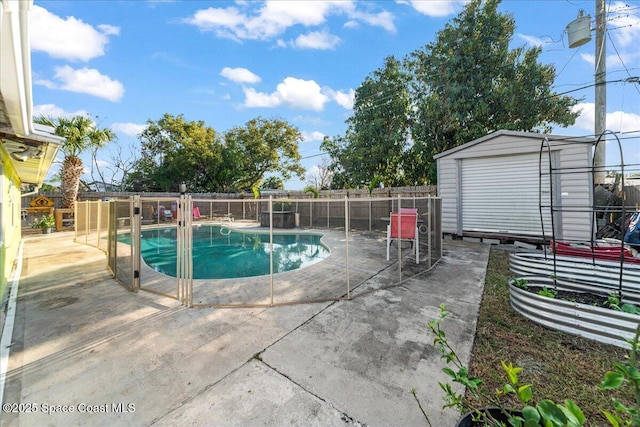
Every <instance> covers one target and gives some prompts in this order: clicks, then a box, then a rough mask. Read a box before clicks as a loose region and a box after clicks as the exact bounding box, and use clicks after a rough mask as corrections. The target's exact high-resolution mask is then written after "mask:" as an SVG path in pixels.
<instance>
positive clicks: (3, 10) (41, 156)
mask: <svg viewBox="0 0 640 427" xmlns="http://www.w3.org/2000/svg"><path fill="white" fill-rule="evenodd" d="M32 4H33V0H26V1H25V0H0V140H1V141H2V149H4V150H6V153H7V155H8V158H10V160H11V162H12V164H13V166H14V168H15V170H16V172H17V175H18V178H19V179H20V181H21V182H22V183H23V184H34V185H36V186H40V185H42V183H43V182H44V179H45V177H46V175H47V173H48V172H49V169H50V168H51V165H52V164H53V161H54V159H55V157H56V154H57V152H58V150H59V148H60V145H61V144H62V142H63V141H64V138H61V137H58V136H56V135H54V133H53V129H52V128H50V127H45V126H39V125H34V123H33V97H32V87H31V84H32V82H31V52H30V49H31V48H30V44H29V9H30V8H31V5H32Z"/></svg>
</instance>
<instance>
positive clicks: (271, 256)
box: [269, 195, 273, 307]
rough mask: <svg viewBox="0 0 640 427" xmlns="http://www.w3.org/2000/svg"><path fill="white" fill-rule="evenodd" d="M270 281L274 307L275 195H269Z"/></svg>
mask: <svg viewBox="0 0 640 427" xmlns="http://www.w3.org/2000/svg"><path fill="white" fill-rule="evenodd" d="M269 283H270V286H271V288H270V289H271V290H270V292H271V306H272V307H273V196H272V195H269Z"/></svg>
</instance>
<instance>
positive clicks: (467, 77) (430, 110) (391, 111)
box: [322, 0, 578, 188]
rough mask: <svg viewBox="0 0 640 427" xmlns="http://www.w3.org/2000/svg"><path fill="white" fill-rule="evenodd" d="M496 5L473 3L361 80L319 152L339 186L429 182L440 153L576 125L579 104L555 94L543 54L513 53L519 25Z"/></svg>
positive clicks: (487, 0) (486, 0)
mask: <svg viewBox="0 0 640 427" xmlns="http://www.w3.org/2000/svg"><path fill="white" fill-rule="evenodd" d="M499 5H500V0H472V1H471V2H469V3H468V4H467V5H466V6H465V8H464V10H463V11H462V12H461V13H460V14H459V15H458V16H457V17H456V18H454V19H453V20H452V22H451V23H449V24H446V25H445V27H444V28H443V29H442V30H441V31H439V32H438V34H437V37H436V39H435V40H434V41H433V42H432V43H429V44H427V45H426V46H424V47H423V48H420V49H417V50H415V51H414V52H412V53H411V54H409V55H408V56H407V57H406V58H405V59H404V60H403V62H402V63H400V62H398V61H397V60H396V59H394V58H393V57H389V58H387V59H386V60H385V65H384V67H382V68H381V69H379V70H376V71H374V72H373V74H372V75H371V76H369V77H367V78H366V79H365V80H364V82H363V83H362V84H361V85H360V87H359V88H358V89H357V91H356V98H355V103H354V109H353V115H352V116H351V117H350V118H349V119H348V120H347V124H348V125H349V126H348V129H347V131H346V134H345V135H344V136H337V137H335V138H333V139H331V138H327V139H325V141H323V144H322V148H323V149H324V150H325V151H327V152H328V153H329V154H330V156H331V159H332V163H331V166H330V167H331V170H332V171H333V172H334V178H333V187H334V188H341V187H342V188H349V187H362V186H367V187H371V184H372V183H384V184H385V185H387V186H394V185H423V184H433V183H435V182H436V164H435V161H434V160H433V156H434V155H436V154H438V153H441V152H443V151H446V150H448V149H450V148H454V147H456V146H458V145H461V144H464V143H466V142H469V141H472V140H474V139H477V138H480V137H482V136H485V135H487V134H489V133H491V132H493V131H495V130H499V129H507V130H514V131H527V132H544V133H548V132H550V131H551V129H552V127H553V125H560V126H563V127H566V126H569V125H572V124H573V123H574V122H575V119H576V118H577V116H578V113H577V112H572V111H571V108H572V107H573V106H574V105H576V104H577V100H576V99H574V98H571V97H568V96H562V95H558V94H557V93H554V92H553V90H552V86H553V84H554V81H555V77H556V73H555V69H554V67H553V65H545V64H541V63H540V62H539V61H538V58H539V56H540V53H541V49H540V48H537V47H536V48H532V49H526V48H525V47H517V48H515V49H509V43H510V41H511V40H512V37H513V34H514V31H515V21H514V19H513V17H512V16H511V15H509V14H505V13H500V12H498V10H497V8H498V6H499Z"/></svg>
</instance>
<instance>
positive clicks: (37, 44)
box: [29, 5, 120, 62]
mask: <svg viewBox="0 0 640 427" xmlns="http://www.w3.org/2000/svg"><path fill="white" fill-rule="evenodd" d="M29 19H30V22H29V32H30V34H29V35H30V40H31V49H32V50H33V51H40V52H45V53H46V54H48V55H49V56H51V57H52V58H60V59H67V60H70V61H85V62H86V61H89V60H90V59H92V58H96V57H99V56H102V55H104V52H105V46H106V45H107V44H108V43H109V37H108V36H113V35H119V34H120V29H119V28H118V27H114V26H112V25H105V24H103V25H99V26H98V29H97V30H96V29H95V28H94V27H92V26H91V25H89V24H86V23H84V22H83V21H81V20H79V19H76V18H74V17H72V16H70V17H67V18H65V19H63V18H60V17H59V16H56V15H54V14H53V13H51V12H49V11H48V10H46V9H45V8H43V7H40V6H37V5H34V6H33V7H32V8H31V12H30V15H29Z"/></svg>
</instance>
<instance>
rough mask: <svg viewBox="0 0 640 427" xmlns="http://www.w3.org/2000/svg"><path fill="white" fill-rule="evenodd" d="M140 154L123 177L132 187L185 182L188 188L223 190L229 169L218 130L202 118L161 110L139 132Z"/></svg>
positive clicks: (165, 187) (167, 187) (161, 187)
mask: <svg viewBox="0 0 640 427" xmlns="http://www.w3.org/2000/svg"><path fill="white" fill-rule="evenodd" d="M139 138H140V144H141V157H140V159H139V160H138V161H137V162H136V165H135V167H134V171H133V172H132V173H130V174H129V175H128V176H127V178H126V187H127V188H128V189H130V190H133V191H177V190H178V187H179V185H180V183H182V182H185V183H186V185H187V189H188V190H189V191H190V192H208V191H223V190H224V188H225V185H226V184H228V179H229V178H230V177H229V174H230V171H229V168H230V166H229V164H228V163H227V160H228V159H227V156H226V155H225V150H224V146H223V144H222V142H221V139H220V137H219V136H218V134H217V132H216V131H215V130H214V129H212V128H210V127H207V126H205V124H204V122H202V121H197V122H196V121H187V120H185V119H184V117H183V116H182V115H178V116H176V117H174V116H172V115H171V114H164V115H163V116H162V118H161V119H160V120H157V121H153V120H148V121H147V127H146V128H145V130H144V131H142V133H141V134H140V136H139Z"/></svg>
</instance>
